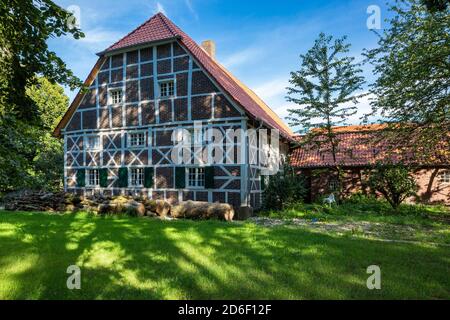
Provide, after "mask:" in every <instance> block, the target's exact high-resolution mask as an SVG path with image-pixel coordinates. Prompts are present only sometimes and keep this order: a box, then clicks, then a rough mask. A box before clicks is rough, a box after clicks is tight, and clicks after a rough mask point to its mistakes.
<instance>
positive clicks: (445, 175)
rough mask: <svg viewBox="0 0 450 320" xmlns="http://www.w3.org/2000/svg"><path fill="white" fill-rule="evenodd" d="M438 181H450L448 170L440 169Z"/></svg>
mask: <svg viewBox="0 0 450 320" xmlns="http://www.w3.org/2000/svg"><path fill="white" fill-rule="evenodd" d="M439 183H445V184H447V183H450V171H442V172H441V173H439Z"/></svg>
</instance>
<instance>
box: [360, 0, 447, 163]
mask: <svg viewBox="0 0 450 320" xmlns="http://www.w3.org/2000/svg"><path fill="white" fill-rule="evenodd" d="M425 2H426V3H427V5H428V6H429V8H430V9H431V10H427V6H426V5H425V4H424V3H425ZM440 3H441V1H422V0H397V1H396V2H395V4H394V5H392V7H391V8H390V10H391V11H392V12H393V13H394V14H393V18H391V19H390V20H389V21H387V23H388V24H387V25H388V28H387V29H386V30H384V32H383V33H382V34H379V40H378V47H377V48H375V49H373V50H369V51H367V52H366V53H365V54H366V56H367V58H368V61H369V62H370V63H372V65H373V66H374V72H375V74H376V75H377V76H378V78H377V80H376V81H375V83H374V84H373V85H372V88H371V92H372V93H373V94H374V96H375V97H376V99H374V100H373V103H372V106H373V111H374V112H379V113H380V114H381V115H382V116H383V118H384V119H386V120H387V121H388V122H390V123H392V124H393V125H395V129H396V130H386V131H385V135H386V137H384V138H383V139H390V140H391V141H392V143H391V144H392V145H394V146H396V148H397V149H398V148H402V147H404V148H408V149H409V150H411V148H414V151H415V152H414V153H415V154H416V155H422V158H421V159H420V161H421V162H423V161H427V160H432V161H434V160H435V158H436V157H437V158H443V159H445V158H446V157H448V154H447V153H448V147H449V140H450V136H449V129H450V95H449V94H450V11H449V10H450V8H449V6H446V5H439V4H440ZM442 4H445V3H444V2H442ZM404 154H406V153H404Z"/></svg>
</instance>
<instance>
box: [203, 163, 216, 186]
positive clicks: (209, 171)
mask: <svg viewBox="0 0 450 320" xmlns="http://www.w3.org/2000/svg"><path fill="white" fill-rule="evenodd" d="M205 188H206V189H214V167H205Z"/></svg>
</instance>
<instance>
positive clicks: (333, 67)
mask: <svg viewBox="0 0 450 320" xmlns="http://www.w3.org/2000/svg"><path fill="white" fill-rule="evenodd" d="M349 48H350V44H348V43H346V38H345V37H343V38H340V39H335V40H333V38H332V37H331V36H326V35H325V34H323V33H321V34H320V35H319V37H318V39H317V40H316V41H315V43H314V45H313V47H312V48H311V49H310V50H309V51H308V52H307V53H306V54H302V55H300V59H301V68H300V70H298V71H295V72H291V78H290V80H289V82H290V84H291V85H292V86H291V87H289V88H287V89H288V96H287V100H288V101H290V102H294V103H295V104H297V105H298V107H297V108H291V109H288V111H289V117H288V118H287V119H288V120H289V121H290V124H291V125H292V126H294V127H300V128H301V130H306V131H307V134H306V135H305V137H304V139H303V140H302V142H303V143H304V144H309V145H310V146H314V147H316V148H317V150H318V152H319V153H321V154H324V153H325V154H326V153H328V154H331V157H332V161H333V164H334V168H335V170H336V171H337V177H338V179H339V181H340V179H341V170H340V164H339V162H338V158H337V154H338V152H342V150H339V139H338V135H337V134H336V131H335V127H336V126H338V125H340V124H343V123H344V122H345V121H346V120H347V118H348V117H350V116H352V115H354V114H355V113H356V112H357V107H356V103H357V102H358V98H359V97H361V96H362V94H358V91H360V90H361V89H362V86H363V84H364V82H365V81H364V78H363V77H362V76H361V72H362V70H361V69H360V68H359V64H358V63H355V61H354V60H355V58H354V57H350V56H348V55H347V54H348V52H349Z"/></svg>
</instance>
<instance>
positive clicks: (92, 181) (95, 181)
mask: <svg viewBox="0 0 450 320" xmlns="http://www.w3.org/2000/svg"><path fill="white" fill-rule="evenodd" d="M99 183H100V180H99V173H98V170H97V169H90V170H88V185H89V186H91V187H96V186H98V185H99Z"/></svg>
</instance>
